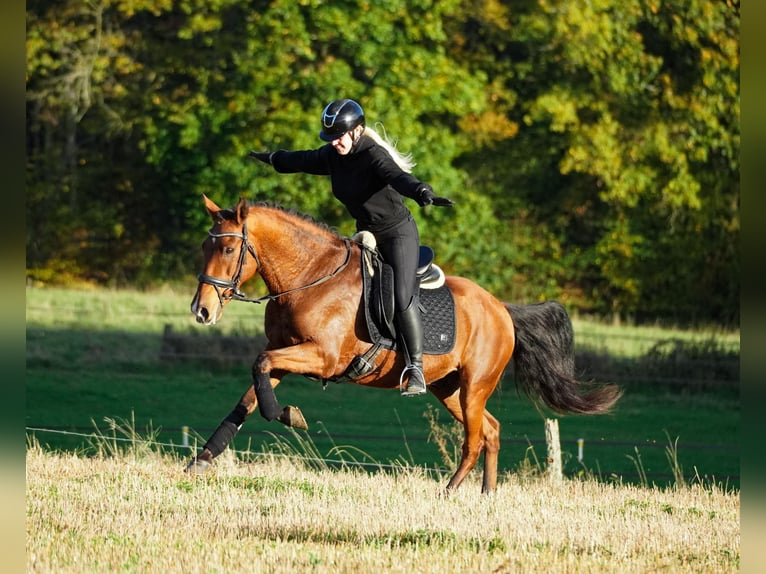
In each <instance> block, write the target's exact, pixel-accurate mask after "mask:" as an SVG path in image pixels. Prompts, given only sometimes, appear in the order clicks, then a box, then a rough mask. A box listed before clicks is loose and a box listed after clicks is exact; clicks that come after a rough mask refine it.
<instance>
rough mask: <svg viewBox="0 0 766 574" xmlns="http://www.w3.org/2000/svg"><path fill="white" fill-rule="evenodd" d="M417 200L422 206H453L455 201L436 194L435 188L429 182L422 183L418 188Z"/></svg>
mask: <svg viewBox="0 0 766 574" xmlns="http://www.w3.org/2000/svg"><path fill="white" fill-rule="evenodd" d="M416 193H417V202H418V205H420V206H421V207H425V206H426V205H431V204H433V205H437V206H439V207H452V206H453V205H455V202H454V201H452V200H451V199H447V198H446V197H439V196H438V195H435V194H434V190H433V189H432V188H431V186H430V185H428V184H427V183H422V184H420V186H419V187H418V189H417V192H416Z"/></svg>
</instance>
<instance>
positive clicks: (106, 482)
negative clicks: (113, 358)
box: [26, 443, 740, 574]
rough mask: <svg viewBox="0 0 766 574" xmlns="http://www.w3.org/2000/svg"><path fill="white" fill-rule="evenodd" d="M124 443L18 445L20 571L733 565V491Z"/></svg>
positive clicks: (340, 571) (571, 570) (696, 568)
mask: <svg viewBox="0 0 766 574" xmlns="http://www.w3.org/2000/svg"><path fill="white" fill-rule="evenodd" d="M144 447H145V445H143V444H140V443H137V444H135V445H134V446H133V447H132V448H129V449H126V450H125V451H124V452H122V453H112V454H111V455H110V456H106V457H101V456H96V457H82V456H76V455H72V454H54V453H50V452H46V451H44V450H43V449H41V448H39V447H37V446H35V445H32V446H31V447H30V448H29V449H28V450H27V457H26V458H27V476H28V479H27V486H26V489H27V496H26V505H27V539H26V556H27V568H26V571H27V572H30V573H32V572H34V573H37V572H39V573H48V572H51V573H52V572H55V573H56V574H68V573H72V574H79V573H81V572H136V573H139V572H141V573H143V572H166V573H171V572H172V573H175V572H179V573H180V572H183V573H184V574H188V573H196V572H200V573H202V572H204V573H227V574H231V573H238V572H259V571H265V572H270V573H274V574H282V573H284V574H292V573H294V572H309V571H310V572H317V573H332V574H344V573H361V572H423V573H434V574H436V573H438V574H444V573H453V572H454V573H464V572H524V573H525V574H536V573H540V574H549V573H551V572H562V573H563V572H566V573H568V574H577V573H586V572H587V573H601V572H605V573H606V572H620V573H644V572H660V571H661V572H669V573H675V572H710V573H715V574H724V573H730V572H731V573H733V572H738V571H739V563H740V549H739V515H740V505H739V497H738V496H737V495H736V494H733V493H730V492H724V491H722V490H720V489H717V488H715V487H712V488H703V487H701V486H699V485H697V486H691V487H681V488H673V489H666V490H658V489H656V488H638V487H635V486H618V485H608V484H604V483H600V482H596V481H593V480H585V481H576V480H575V481H566V482H565V483H563V484H558V485H556V484H551V483H549V482H547V481H546V480H543V479H539V478H538V479H533V480H528V479H525V478H524V477H521V476H519V475H513V476H510V477H508V478H507V480H504V481H503V482H502V484H500V485H499V488H498V490H497V492H496V493H494V494H493V495H492V496H487V495H481V494H480V493H479V485H478V477H477V478H475V479H469V480H468V481H467V482H466V484H465V485H464V486H463V487H462V488H461V489H460V490H458V491H457V492H456V493H454V494H453V495H451V496H449V497H448V498H444V497H440V496H439V489H438V488H437V483H435V482H434V481H433V480H432V479H431V478H430V477H428V476H426V475H425V474H424V473H422V472H420V471H418V470H417V469H415V468H413V467H409V468H399V469H397V470H394V471H389V472H378V473H376V474H374V475H370V474H366V473H360V472H358V471H355V470H353V469H351V470H342V471H338V470H335V471H333V470H330V469H327V468H320V469H316V468H307V467H306V466H305V465H304V464H302V463H301V462H300V461H297V462H296V461H288V460H284V459H278V458H274V457H269V456H264V457H261V458H259V459H258V460H255V461H253V462H249V463H242V462H238V461H237V460H236V459H234V458H233V457H231V456H226V455H222V457H221V460H220V463H219V464H217V465H216V467H215V470H214V472H213V473H209V474H206V475H204V476H198V477H189V476H188V475H185V474H184V473H183V472H182V471H181V470H180V466H181V465H180V461H179V460H177V459H175V458H173V457H172V456H160V455H158V454H153V453H151V452H150V451H149V450H148V449H146V448H144Z"/></svg>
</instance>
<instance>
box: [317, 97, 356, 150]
mask: <svg viewBox="0 0 766 574" xmlns="http://www.w3.org/2000/svg"><path fill="white" fill-rule="evenodd" d="M363 125H364V111H363V110H362V106H360V105H359V104H357V103H356V102H355V101H354V100H348V99H346V100H335V101H334V102H330V103H329V104H327V106H326V107H325V109H324V110H323V111H322V130H321V131H320V132H319V137H320V138H322V139H323V140H324V141H326V142H331V141H333V140H336V139H338V138H339V137H341V136H342V135H343V134H345V133H346V132H348V131H351V130H353V129H354V128H355V127H356V126H363Z"/></svg>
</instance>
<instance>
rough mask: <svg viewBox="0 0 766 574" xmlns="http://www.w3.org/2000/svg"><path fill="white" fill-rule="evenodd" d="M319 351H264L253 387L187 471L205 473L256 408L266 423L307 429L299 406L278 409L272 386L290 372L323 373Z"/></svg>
mask: <svg viewBox="0 0 766 574" xmlns="http://www.w3.org/2000/svg"><path fill="white" fill-rule="evenodd" d="M325 369H326V368H325V367H324V359H323V354H322V353H321V349H320V348H319V346H318V345H316V344H314V343H310V342H309V343H303V344H300V345H294V346H292V347H285V348H282V349H272V350H268V351H264V352H263V353H261V354H260V355H258V357H257V358H256V360H255V362H254V363H253V368H252V375H253V385H252V386H251V387H250V388H248V390H247V391H246V392H245V394H243V395H242V397H241V398H240V399H239V402H238V403H237V406H236V407H234V410H233V411H231V412H230V413H229V414H228V416H227V417H226V418H225V419H224V420H223V421H222V422H221V424H220V425H218V428H217V429H216V430H215V432H214V433H213V434H212V435H211V436H210V438H209V439H208V441H207V442H206V443H205V446H204V447H202V451H201V452H200V453H199V454H198V455H197V456H196V457H194V458H193V459H192V460H191V462H189V464H188V465H187V466H186V471H187V472H196V473H201V472H204V471H206V470H207V468H208V467H209V466H210V464H211V463H212V462H213V459H214V458H215V457H217V456H218V455H219V454H221V453H222V452H223V451H224V450H226V447H227V446H228V445H229V443H230V442H231V441H232V439H233V438H234V437H235V436H236V434H237V433H238V432H239V429H240V428H242V425H243V424H244V422H245V419H247V417H248V416H250V415H251V414H252V413H253V411H255V408H256V406H257V407H258V408H259V411H260V413H261V416H262V417H263V418H265V419H266V420H268V421H273V420H278V421H279V422H281V423H282V424H284V425H287V426H289V427H293V428H299V429H304V430H305V429H307V428H308V425H307V424H306V419H305V418H304V417H303V413H301V411H300V409H299V408H298V407H294V406H287V407H285V408H284V409H283V408H282V407H280V406H279V403H278V402H277V398H276V395H275V394H274V387H276V386H277V385H278V384H279V383H280V381H281V380H282V377H283V376H284V375H285V374H287V373H289V372H292V373H302V374H315V375H316V376H325V377H327V376H329V375H326V374H325V372H326V371H325Z"/></svg>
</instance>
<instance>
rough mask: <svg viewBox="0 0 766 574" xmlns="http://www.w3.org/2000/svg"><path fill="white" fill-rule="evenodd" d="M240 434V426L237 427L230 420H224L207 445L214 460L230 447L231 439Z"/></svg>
mask: <svg viewBox="0 0 766 574" xmlns="http://www.w3.org/2000/svg"><path fill="white" fill-rule="evenodd" d="M238 432H239V426H237V425H235V424H234V423H232V422H229V421H228V420H224V421H223V422H222V423H221V424H220V425H218V428H217V429H215V432H214V433H213V436H211V437H210V438H209V439H208V441H207V442H206V443H205V447H204V448H206V449H208V450H209V451H210V453H211V454H212V455H213V458H215V457H217V456H218V455H219V454H221V453H222V452H223V451H224V450H226V447H227V446H229V443H230V442H231V439H233V438H234V436H235V435H236V434H237V433H238Z"/></svg>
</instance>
